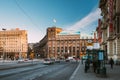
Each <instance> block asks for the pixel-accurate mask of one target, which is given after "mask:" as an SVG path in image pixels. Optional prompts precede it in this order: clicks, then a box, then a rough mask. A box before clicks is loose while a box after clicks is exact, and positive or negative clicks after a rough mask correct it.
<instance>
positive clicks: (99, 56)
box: [98, 52, 104, 60]
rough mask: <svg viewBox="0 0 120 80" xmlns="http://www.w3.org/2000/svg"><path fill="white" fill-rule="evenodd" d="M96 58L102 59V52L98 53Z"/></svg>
mask: <svg viewBox="0 0 120 80" xmlns="http://www.w3.org/2000/svg"><path fill="white" fill-rule="evenodd" d="M98 60H104V56H103V52H99V53H98Z"/></svg>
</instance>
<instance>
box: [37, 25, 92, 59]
mask: <svg viewBox="0 0 120 80" xmlns="http://www.w3.org/2000/svg"><path fill="white" fill-rule="evenodd" d="M88 40H92V41H93V37H92V36H91V37H90V36H82V34H81V33H80V32H79V31H78V32H72V31H71V32H65V31H63V30H62V29H61V28H57V27H49V28H48V29H47V34H46V35H45V37H44V38H43V39H42V40H41V41H40V45H39V52H38V53H40V55H43V54H44V57H47V58H67V57H68V56H73V57H81V56H82V55H85V54H86V48H87V41H88Z"/></svg>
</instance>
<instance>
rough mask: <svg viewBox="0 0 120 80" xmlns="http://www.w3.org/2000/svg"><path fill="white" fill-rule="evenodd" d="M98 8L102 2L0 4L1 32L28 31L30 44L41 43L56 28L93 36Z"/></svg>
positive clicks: (3, 0)
mask: <svg viewBox="0 0 120 80" xmlns="http://www.w3.org/2000/svg"><path fill="white" fill-rule="evenodd" d="M98 4H99V0H0V28H1V29H2V28H6V29H13V28H17V27H18V28H20V29H24V30H27V31H28V42H29V43H30V42H39V41H40V39H42V38H43V37H44V36H45V34H46V29H47V28H48V27H52V26H54V25H55V26H57V27H61V28H63V30H67V31H71V30H77V31H80V32H83V33H87V34H90V33H91V32H92V31H93V30H95V29H96V27H97V24H98V22H97V21H98V18H100V10H99V9H98ZM53 19H55V20H56V23H54V22H53Z"/></svg>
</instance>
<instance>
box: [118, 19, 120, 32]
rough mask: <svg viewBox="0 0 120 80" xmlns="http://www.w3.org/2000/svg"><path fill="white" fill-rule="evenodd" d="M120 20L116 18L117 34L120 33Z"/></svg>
mask: <svg viewBox="0 0 120 80" xmlns="http://www.w3.org/2000/svg"><path fill="white" fill-rule="evenodd" d="M119 22H120V19H119V17H117V33H120V23H119Z"/></svg>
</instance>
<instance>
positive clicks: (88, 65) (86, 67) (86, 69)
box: [85, 59, 90, 73]
mask: <svg viewBox="0 0 120 80" xmlns="http://www.w3.org/2000/svg"><path fill="white" fill-rule="evenodd" d="M89 67H90V62H89V59H86V61H85V73H87V71H88V69H89Z"/></svg>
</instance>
